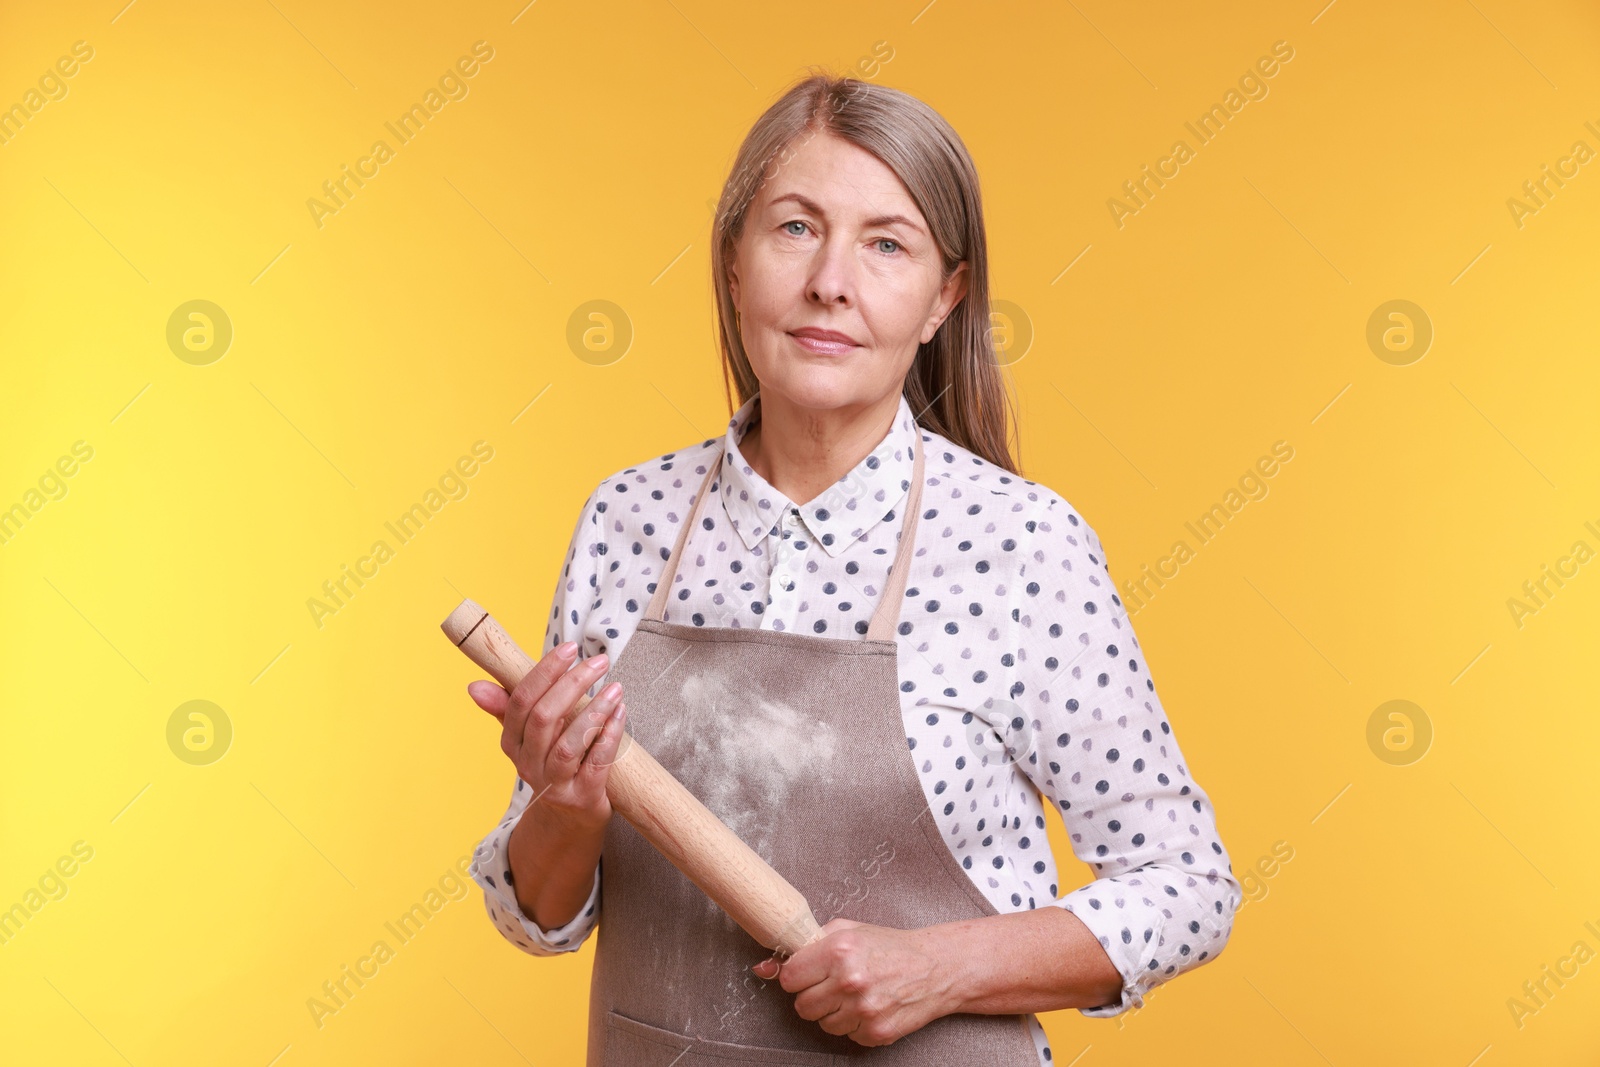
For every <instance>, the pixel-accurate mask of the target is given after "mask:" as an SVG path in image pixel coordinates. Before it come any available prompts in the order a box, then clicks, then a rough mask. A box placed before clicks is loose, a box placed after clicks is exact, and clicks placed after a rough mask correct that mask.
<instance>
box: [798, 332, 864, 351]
mask: <svg viewBox="0 0 1600 1067" xmlns="http://www.w3.org/2000/svg"><path fill="white" fill-rule="evenodd" d="M789 336H790V337H793V338H794V339H795V343H796V344H798V345H799V346H800V347H801V348H803V349H805V350H806V351H807V352H813V353H815V354H817V355H819V356H838V355H843V354H844V353H846V352H849V351H850V350H851V349H854V348H859V347H861V346H860V345H858V344H856V343H855V341H853V340H851V339H850V337H849V336H847V335H846V334H842V333H839V332H838V331H836V330H819V329H817V328H815V327H811V326H808V327H806V328H805V329H802V330H791V331H790V333H789Z"/></svg>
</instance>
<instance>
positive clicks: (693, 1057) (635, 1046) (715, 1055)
mask: <svg viewBox="0 0 1600 1067" xmlns="http://www.w3.org/2000/svg"><path fill="white" fill-rule="evenodd" d="M685 1049H688V1051H687V1052H685V1051H684V1050H685ZM844 1062H845V1060H844V1057H841V1056H835V1055H833V1054H831V1053H827V1052H800V1051H791V1050H789V1049H781V1048H763V1047H761V1046H759V1045H735V1044H732V1043H731V1042H727V1041H707V1040H705V1039H704V1038H693V1037H689V1036H687V1035H685V1034H679V1033H674V1032H673V1031H671V1030H663V1029H662V1028H661V1027H659V1026H651V1025H650V1024H649V1023H642V1022H640V1021H639V1020H638V1019H630V1018H628V1017H627V1016H626V1015H621V1014H618V1013H617V1012H616V1011H608V1012H607V1013H606V1055H605V1062H604V1067H668V1065H672V1067H734V1065H736V1064H789V1065H792V1067H840V1065H842V1064H843V1063H844Z"/></svg>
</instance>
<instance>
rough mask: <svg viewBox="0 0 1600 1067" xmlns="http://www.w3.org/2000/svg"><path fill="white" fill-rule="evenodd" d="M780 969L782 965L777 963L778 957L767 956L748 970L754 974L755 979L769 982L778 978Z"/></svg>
mask: <svg viewBox="0 0 1600 1067" xmlns="http://www.w3.org/2000/svg"><path fill="white" fill-rule="evenodd" d="M782 967H783V965H782V964H781V963H779V962H778V957H776V956H769V957H767V958H766V959H764V960H762V961H761V962H760V963H758V964H756V965H755V966H754V967H751V968H750V969H751V970H752V971H754V972H756V977H757V978H764V979H766V980H767V981H771V980H772V979H774V978H776V977H778V974H779V972H780V971H781V970H782Z"/></svg>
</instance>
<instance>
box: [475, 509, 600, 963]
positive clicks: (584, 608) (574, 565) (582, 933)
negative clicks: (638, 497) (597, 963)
mask: <svg viewBox="0 0 1600 1067" xmlns="http://www.w3.org/2000/svg"><path fill="white" fill-rule="evenodd" d="M607 481H609V479H607ZM605 485H606V482H602V483H601V484H600V487H598V488H596V489H595V491H594V492H593V493H591V494H590V496H589V499H588V500H587V501H586V502H585V503H584V505H583V508H582V509H581V511H580V512H579V515H578V521H577V524H576V525H575V526H574V528H573V532H572V539H571V541H570V543H569V544H568V547H567V555H566V560H565V562H564V563H563V564H562V568H561V573H560V576H559V578H558V580H557V582H556V591H555V596H554V598H553V601H552V603H551V607H550V621H549V625H548V626H547V627H546V629H545V636H544V644H543V645H542V646H541V649H540V652H539V657H542V656H543V655H544V654H545V653H548V652H549V651H550V650H551V649H553V648H555V647H556V646H557V645H560V644H564V643H566V642H567V641H577V642H578V646H579V648H578V654H579V656H580V658H582V657H587V656H591V655H594V654H596V653H597V652H598V649H597V648H596V647H594V646H595V645H596V642H595V641H594V640H592V639H590V638H589V637H588V636H587V635H586V633H585V631H586V629H587V623H588V622H589V619H590V615H591V613H592V612H593V610H594V606H595V604H596V602H597V595H598V594H597V587H598V581H599V573H600V561H601V559H602V558H603V557H604V556H605V554H606V551H605V531H604V528H603V526H602V524H601V520H602V517H603V513H602V511H601V510H600V509H598V508H597V507H596V505H597V503H598V502H599V500H600V494H601V490H602V489H603V488H604V487H605ZM601 681H604V679H601ZM599 686H600V682H596V683H595V684H594V685H593V686H591V687H590V692H589V695H590V696H591V697H593V696H594V690H596V689H598V688H599ZM513 782H514V784H513V786H512V789H511V803H510V804H509V805H508V806H507V808H506V812H505V814H504V815H503V816H501V818H500V822H499V823H498V824H497V825H496V826H495V828H494V829H493V830H491V831H490V832H489V833H488V834H487V835H486V836H485V837H484V838H483V840H482V841H481V842H479V844H478V847H477V848H476V849H475V850H474V851H473V854H472V864H471V866H470V867H469V868H468V871H469V873H470V874H471V875H472V880H473V881H475V882H477V883H478V885H479V886H481V887H482V888H483V904H484V910H485V911H487V912H488V915H489V918H490V920H491V921H492V922H493V923H494V926H495V929H496V930H499V931H500V933H501V935H502V936H504V937H505V939H506V940H507V941H510V942H511V943H512V944H514V945H516V946H517V947H518V948H520V949H522V950H523V951H524V952H527V953H528V954H529V955H533V956H554V955H559V954H560V953H563V952H575V951H577V949H578V948H580V947H581V946H582V945H583V943H584V941H586V940H588V937H589V935H590V934H591V933H593V932H594V929H595V927H596V926H597V925H598V924H599V921H600V878H601V872H602V867H603V864H598V865H596V867H595V872H594V879H593V881H592V882H591V884H590V887H589V899H588V900H586V901H585V902H584V905H583V907H582V908H581V909H579V911H578V914H577V915H576V916H574V917H573V919H572V921H571V922H569V923H567V924H566V925H564V926H559V927H556V928H555V929H553V930H545V929H541V928H540V926H539V925H538V924H537V923H535V922H534V921H533V920H532V919H530V918H529V917H528V916H527V915H526V914H525V913H524V912H523V910H522V905H521V904H519V903H518V902H517V891H516V884H515V882H514V880H513V878H512V873H511V860H510V849H509V846H510V842H511V832H512V831H513V830H515V829H516V826H517V821H518V820H519V819H521V818H522V815H523V813H524V812H525V811H526V810H527V809H528V805H529V803H530V802H531V801H532V799H533V791H532V790H531V789H530V788H529V787H528V784H527V783H526V782H524V781H522V779H521V778H515V777H514V778H513Z"/></svg>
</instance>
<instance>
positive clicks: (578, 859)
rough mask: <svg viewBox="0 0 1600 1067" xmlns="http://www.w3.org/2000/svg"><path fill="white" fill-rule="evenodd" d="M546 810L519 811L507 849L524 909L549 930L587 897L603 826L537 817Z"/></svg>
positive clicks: (563, 921) (565, 920) (602, 840)
mask: <svg viewBox="0 0 1600 1067" xmlns="http://www.w3.org/2000/svg"><path fill="white" fill-rule="evenodd" d="M546 814H547V813H545V812H542V811H539V810H537V809H536V808H534V807H530V808H529V809H528V810H526V811H524V812H523V813H522V817H521V818H519V819H518V820H517V825H516V826H515V827H513V828H512V830H511V839H510V841H509V842H508V843H507V845H506V855H507V858H508V862H509V863H510V864H511V873H512V877H513V881H514V885H513V888H514V889H515V890H516V894H517V904H518V905H519V906H520V907H521V908H522V912H523V914H524V915H526V916H527V917H528V918H530V919H532V920H533V921H534V922H536V923H538V924H539V926H540V927H541V928H542V929H545V930H554V929H555V928H556V927H558V926H565V925H566V924H567V923H569V922H571V921H572V920H573V919H574V918H576V917H577V914H578V909H580V908H582V907H583V905H584V902H585V901H586V900H588V899H589V889H590V887H591V886H592V885H593V883H594V872H595V866H596V864H598V863H599V862H600V853H601V851H602V849H603V847H604V845H605V828H604V827H601V828H599V829H598V830H597V829H594V828H592V827H589V828H584V827H566V826H563V825H560V824H557V823H554V822H552V821H551V820H550V819H548V818H541V816H543V815H546Z"/></svg>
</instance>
